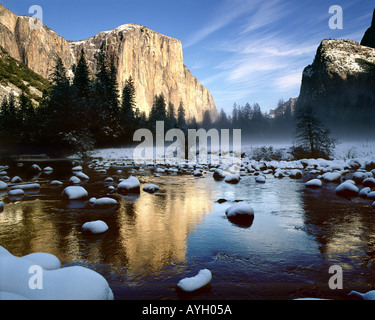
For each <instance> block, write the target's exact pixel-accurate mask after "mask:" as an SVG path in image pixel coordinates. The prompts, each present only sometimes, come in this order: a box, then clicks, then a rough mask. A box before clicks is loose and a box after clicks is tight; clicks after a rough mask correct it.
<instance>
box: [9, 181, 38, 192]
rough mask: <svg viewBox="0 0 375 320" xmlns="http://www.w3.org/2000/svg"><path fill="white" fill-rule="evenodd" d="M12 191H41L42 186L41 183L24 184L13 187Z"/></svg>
mask: <svg viewBox="0 0 375 320" xmlns="http://www.w3.org/2000/svg"><path fill="white" fill-rule="evenodd" d="M9 189H10V190H13V189H22V190H25V191H27V190H39V189H40V184H39V183H24V184H16V185H14V186H11V187H10V188H9Z"/></svg>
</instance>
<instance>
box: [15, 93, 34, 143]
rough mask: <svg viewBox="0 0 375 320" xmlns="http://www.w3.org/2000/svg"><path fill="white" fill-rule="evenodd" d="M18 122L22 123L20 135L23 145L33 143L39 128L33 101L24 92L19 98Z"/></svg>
mask: <svg viewBox="0 0 375 320" xmlns="http://www.w3.org/2000/svg"><path fill="white" fill-rule="evenodd" d="M18 120H19V122H20V135H21V142H22V143H31V142H33V140H34V136H35V127H36V126H37V123H36V118H35V110H34V106H33V104H32V102H31V99H30V98H29V97H28V96H26V94H25V92H24V91H22V92H21V95H20V96H19V109H18Z"/></svg>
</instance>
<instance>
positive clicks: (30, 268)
mask: <svg viewBox="0 0 375 320" xmlns="http://www.w3.org/2000/svg"><path fill="white" fill-rule="evenodd" d="M0 270H1V272H0V300H1V299H29V300H113V298H114V297H113V293H112V290H111V289H110V287H109V285H108V282H107V281H106V280H105V279H104V278H103V277H102V276H101V275H100V274H99V273H97V272H95V271H93V270H90V269H88V268H84V267H80V266H74V267H66V268H60V262H59V261H58V259H57V257H54V256H53V255H50V254H47V253H34V254H30V255H27V256H24V257H16V256H13V255H12V254H11V253H10V252H8V251H7V250H6V249H5V248H3V247H1V246H0ZM35 285H38V286H39V288H40V289H38V287H37V288H35V287H33V286H35Z"/></svg>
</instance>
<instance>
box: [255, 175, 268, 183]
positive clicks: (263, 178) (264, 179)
mask: <svg viewBox="0 0 375 320" xmlns="http://www.w3.org/2000/svg"><path fill="white" fill-rule="evenodd" d="M255 182H258V183H265V182H266V177H265V176H264V175H261V174H260V175H259V176H257V177H256V178H255Z"/></svg>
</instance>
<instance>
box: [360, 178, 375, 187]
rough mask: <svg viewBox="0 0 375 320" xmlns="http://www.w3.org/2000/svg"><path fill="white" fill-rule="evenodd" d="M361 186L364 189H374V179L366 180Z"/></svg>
mask: <svg viewBox="0 0 375 320" xmlns="http://www.w3.org/2000/svg"><path fill="white" fill-rule="evenodd" d="M362 185H363V186H364V187H370V188H374V187H375V179H374V178H366V179H364V180H363V181H362Z"/></svg>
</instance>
